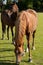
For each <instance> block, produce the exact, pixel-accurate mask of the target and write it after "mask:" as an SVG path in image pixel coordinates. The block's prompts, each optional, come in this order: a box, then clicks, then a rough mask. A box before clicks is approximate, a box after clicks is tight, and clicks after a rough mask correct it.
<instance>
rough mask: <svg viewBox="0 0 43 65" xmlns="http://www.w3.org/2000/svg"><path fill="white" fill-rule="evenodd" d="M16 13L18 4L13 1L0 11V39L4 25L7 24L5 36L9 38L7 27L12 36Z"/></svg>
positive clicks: (3, 31)
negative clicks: (9, 5) (0, 32)
mask: <svg viewBox="0 0 43 65" xmlns="http://www.w3.org/2000/svg"><path fill="white" fill-rule="evenodd" d="M17 14H18V6H17V5H16V3H13V4H12V5H11V7H10V8H9V9H5V10H4V11H2V13H1V23H2V39H3V38H4V33H5V29H6V25H8V28H7V37H8V39H9V27H10V28H11V32H12V37H13V36H14V34H13V27H14V26H15V21H16V18H17Z"/></svg>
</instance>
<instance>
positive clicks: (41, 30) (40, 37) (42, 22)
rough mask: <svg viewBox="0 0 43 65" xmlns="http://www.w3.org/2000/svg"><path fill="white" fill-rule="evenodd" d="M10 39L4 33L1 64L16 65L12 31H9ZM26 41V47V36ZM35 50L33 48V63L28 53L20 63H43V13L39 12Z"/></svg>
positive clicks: (0, 52)
mask: <svg viewBox="0 0 43 65" xmlns="http://www.w3.org/2000/svg"><path fill="white" fill-rule="evenodd" d="M1 28H2V26H1V22H0V39H1V37H2V30H1ZM9 34H10V35H9V37H10V39H9V40H7V37H6V34H5V35H4V37H5V39H4V40H0V65H15V60H16V59H15V54H14V46H13V45H12V40H11V39H12V36H11V31H9ZM24 43H25V47H26V39H25V38H24ZM35 47H36V49H35V51H33V50H31V54H32V60H33V62H32V63H29V62H27V61H28V58H29V57H28V53H26V54H25V56H24V57H22V61H21V63H20V65H43V13H38V27H37V32H36V37H35Z"/></svg>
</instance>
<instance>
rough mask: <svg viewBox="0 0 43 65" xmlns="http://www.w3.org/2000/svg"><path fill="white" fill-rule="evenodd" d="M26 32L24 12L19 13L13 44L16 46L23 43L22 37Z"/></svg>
mask: <svg viewBox="0 0 43 65" xmlns="http://www.w3.org/2000/svg"><path fill="white" fill-rule="evenodd" d="M25 31H26V12H25V11H22V12H21V13H19V15H18V18H17V21H16V23H15V42H16V43H17V44H18V43H19V44H22V43H23V37H24V34H25Z"/></svg>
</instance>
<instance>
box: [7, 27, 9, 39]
mask: <svg viewBox="0 0 43 65" xmlns="http://www.w3.org/2000/svg"><path fill="white" fill-rule="evenodd" d="M7 38H8V40H9V26H8V27H7Z"/></svg>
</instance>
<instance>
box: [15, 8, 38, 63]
mask: <svg viewBox="0 0 43 65" xmlns="http://www.w3.org/2000/svg"><path fill="white" fill-rule="evenodd" d="M36 28H37V13H36V12H35V11H34V10H32V9H28V10H26V11H22V12H20V13H19V14H18V17H17V20H16V23H15V39H14V41H15V43H14V45H15V55H16V64H19V63H20V61H21V56H22V54H23V51H24V49H23V44H24V42H23V37H24V35H26V38H27V46H28V51H29V62H32V58H31V50H30V37H31V35H32V37H33V43H32V46H33V47H34V37H35V32H36Z"/></svg>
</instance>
